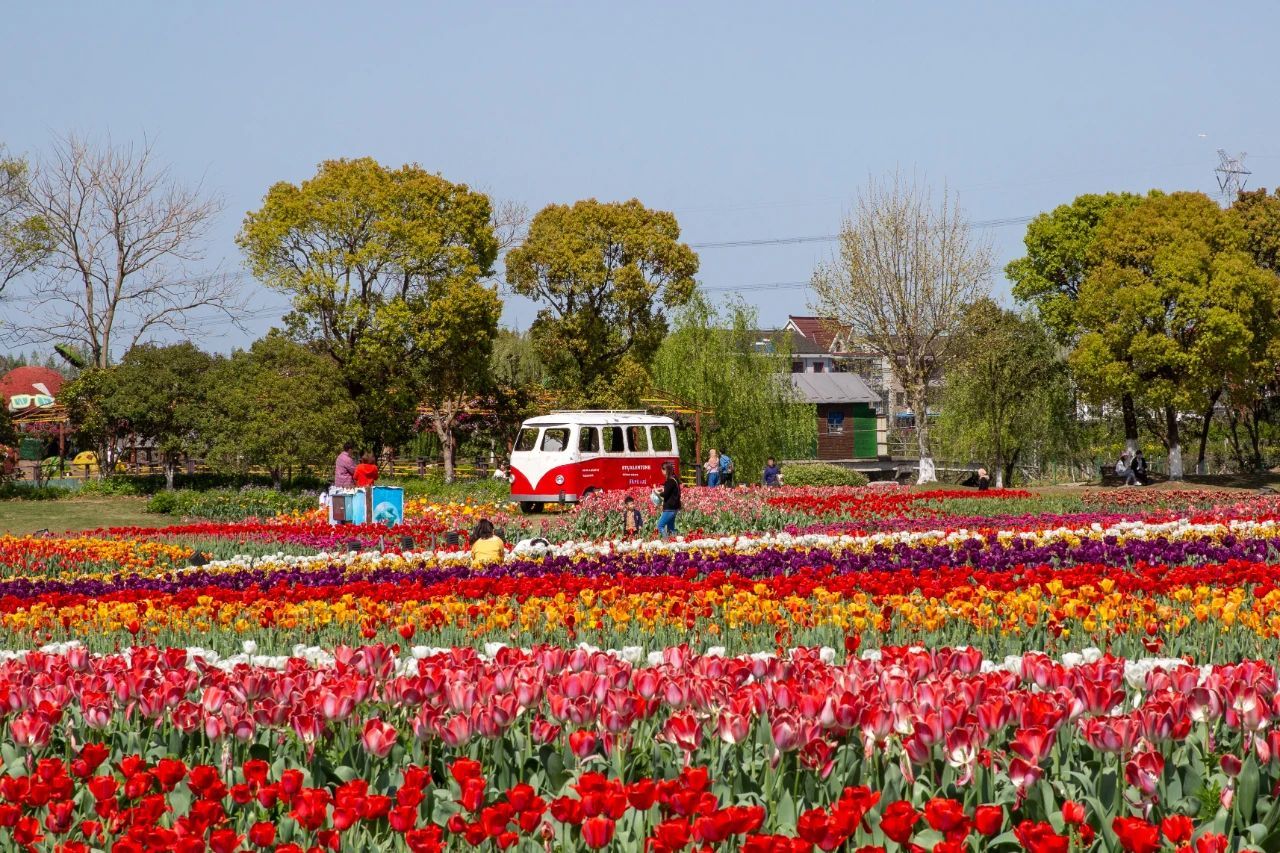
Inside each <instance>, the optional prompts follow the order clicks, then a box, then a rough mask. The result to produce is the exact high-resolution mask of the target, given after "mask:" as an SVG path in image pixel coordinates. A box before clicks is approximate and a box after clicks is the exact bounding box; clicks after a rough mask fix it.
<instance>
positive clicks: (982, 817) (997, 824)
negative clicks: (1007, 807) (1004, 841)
mask: <svg viewBox="0 0 1280 853" xmlns="http://www.w3.org/2000/svg"><path fill="white" fill-rule="evenodd" d="M973 826H974V828H975V829H977V830H978V832H980V833H981V834H983V835H985V836H988V837H990V836H992V835H997V834H999V832H1000V830H1001V829H1003V828H1004V809H1003V808H1001V807H1000V806H978V807H977V808H976V809H974V812H973Z"/></svg>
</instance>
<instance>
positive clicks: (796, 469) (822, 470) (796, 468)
mask: <svg viewBox="0 0 1280 853" xmlns="http://www.w3.org/2000/svg"><path fill="white" fill-rule="evenodd" d="M782 481H783V482H784V483H786V484H787V485H788V486H865V485H866V484H867V478H866V477H865V476H863V475H862V474H861V473H859V472H858V471H855V470H853V469H852V468H844V467H841V466H840V465H832V464H830V463H828V462H805V463H803V464H797V463H795V462H793V463H791V464H790V465H788V466H787V467H786V468H784V469H783V471H782Z"/></svg>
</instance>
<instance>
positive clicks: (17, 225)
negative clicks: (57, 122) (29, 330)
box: [0, 147, 49, 293]
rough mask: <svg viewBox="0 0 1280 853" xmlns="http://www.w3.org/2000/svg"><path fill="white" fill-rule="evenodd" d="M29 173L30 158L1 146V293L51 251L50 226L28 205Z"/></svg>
mask: <svg viewBox="0 0 1280 853" xmlns="http://www.w3.org/2000/svg"><path fill="white" fill-rule="evenodd" d="M28 177H29V172H28V169H27V163H26V161H25V160H23V159H21V158H17V157H8V156H7V155H6V154H5V151H4V148H3V147H0V293H3V292H4V289H5V286H6V285H8V284H9V282H11V281H13V280H14V279H15V278H17V277H18V276H20V275H23V274H24V273H26V272H29V271H30V270H31V269H32V268H34V267H35V266H36V265H37V264H38V263H40V261H41V260H42V259H43V258H44V257H45V255H47V254H48V253H49V234H48V229H47V228H46V227H45V224H44V221H43V220H42V219H41V218H40V217H38V216H33V215H31V213H30V211H29V210H28V209H27V204H26V199H27V179H28Z"/></svg>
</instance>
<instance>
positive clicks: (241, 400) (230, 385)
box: [200, 333, 357, 485]
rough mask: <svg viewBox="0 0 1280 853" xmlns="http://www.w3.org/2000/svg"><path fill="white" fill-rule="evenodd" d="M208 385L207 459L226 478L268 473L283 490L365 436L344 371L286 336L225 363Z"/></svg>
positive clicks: (203, 422) (261, 342)
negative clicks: (294, 474)
mask: <svg viewBox="0 0 1280 853" xmlns="http://www.w3.org/2000/svg"><path fill="white" fill-rule="evenodd" d="M205 386H206V392H205V395H204V396H205V399H206V401H207V403H206V405H205V406H204V407H203V410H202V412H201V417H200V428H201V430H202V432H203V437H204V441H205V443H206V444H207V445H208V453H207V455H206V458H207V460H208V461H209V462H210V463H211V464H212V465H213V466H214V467H216V468H219V469H221V470H224V471H235V472H244V471H246V470H247V469H248V468H249V467H250V466H262V467H265V468H266V469H267V470H268V471H270V472H271V476H272V479H273V481H274V482H275V483H276V484H277V485H279V483H280V482H281V479H282V476H283V474H284V473H285V472H287V471H296V470H300V469H301V468H303V467H304V466H309V465H316V464H319V463H321V462H322V461H323V460H327V459H328V458H330V457H331V456H333V455H335V454H336V453H337V452H338V449H339V448H340V447H341V446H342V443H343V442H344V441H345V440H347V439H350V438H351V437H352V435H353V434H354V433H355V432H356V430H357V425H356V410H355V405H354V403H352V401H351V398H350V397H349V396H348V395H347V390H346V387H345V386H344V385H343V383H342V374H341V372H340V371H339V370H338V368H337V366H336V365H334V363H333V362H332V361H331V360H330V359H328V358H326V357H324V356H322V355H319V354H318V353H315V352H313V351H311V350H310V349H308V348H307V347H305V346H302V345H301V344H298V343H296V342H294V341H291V340H289V339H288V338H286V337H285V336H284V335H282V334H279V333H271V334H268V335H267V336H266V337H263V338H259V339H258V340H257V341H254V343H253V345H252V346H251V347H249V349H247V350H240V351H238V352H235V353H233V354H232V356H231V357H230V358H229V359H226V360H224V361H221V362H220V363H218V364H217V365H216V366H215V367H214V369H212V370H210V371H209V373H208V374H207V375H206V378H205Z"/></svg>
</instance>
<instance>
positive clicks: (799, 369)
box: [791, 361, 804, 373]
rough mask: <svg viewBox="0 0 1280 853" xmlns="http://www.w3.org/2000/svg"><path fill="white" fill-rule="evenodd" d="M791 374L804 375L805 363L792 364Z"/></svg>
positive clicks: (795, 362)
mask: <svg viewBox="0 0 1280 853" xmlns="http://www.w3.org/2000/svg"><path fill="white" fill-rule="evenodd" d="M791 372H792V373H804V362H803V361H793V362H791Z"/></svg>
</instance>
